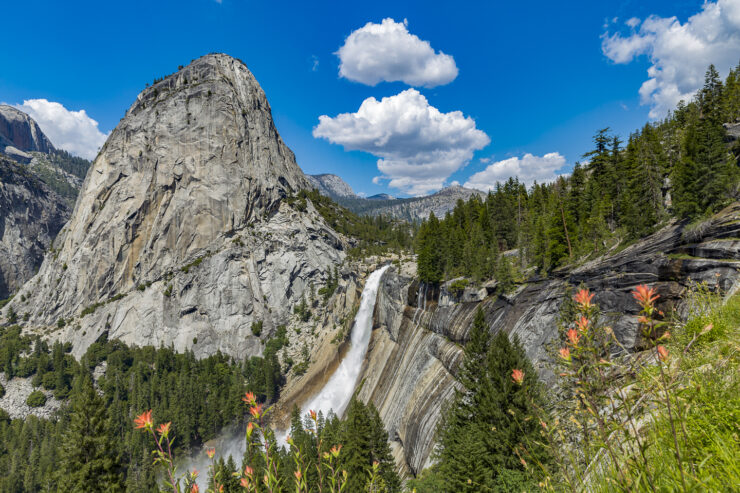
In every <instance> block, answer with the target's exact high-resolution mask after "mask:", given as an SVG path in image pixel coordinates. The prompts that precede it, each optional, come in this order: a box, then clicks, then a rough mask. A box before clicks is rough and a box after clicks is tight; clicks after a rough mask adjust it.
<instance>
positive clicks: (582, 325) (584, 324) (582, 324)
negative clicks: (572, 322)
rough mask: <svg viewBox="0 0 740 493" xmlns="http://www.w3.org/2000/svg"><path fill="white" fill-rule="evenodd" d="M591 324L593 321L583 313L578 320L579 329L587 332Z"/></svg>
mask: <svg viewBox="0 0 740 493" xmlns="http://www.w3.org/2000/svg"><path fill="white" fill-rule="evenodd" d="M590 324H591V321H590V320H589V319H587V318H586V317H584V316H583V315H581V318H579V319H578V320H576V327H578V330H580V331H581V332H586V331H587V330H588V326H589V325H590Z"/></svg>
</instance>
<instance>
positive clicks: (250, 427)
mask: <svg viewBox="0 0 740 493" xmlns="http://www.w3.org/2000/svg"><path fill="white" fill-rule="evenodd" d="M253 431H254V423H252V422H251V421H250V422H249V423H247V437H251V436H252V432H253Z"/></svg>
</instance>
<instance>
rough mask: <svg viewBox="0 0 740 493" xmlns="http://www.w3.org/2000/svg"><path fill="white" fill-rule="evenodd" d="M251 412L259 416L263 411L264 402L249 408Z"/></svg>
mask: <svg viewBox="0 0 740 493" xmlns="http://www.w3.org/2000/svg"><path fill="white" fill-rule="evenodd" d="M249 413H250V414H251V415H252V416H253V417H255V418H259V417H260V414H261V413H262V404H255V405H253V406H252V407H250V408H249Z"/></svg>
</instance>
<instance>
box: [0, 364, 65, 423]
mask: <svg viewBox="0 0 740 493" xmlns="http://www.w3.org/2000/svg"><path fill="white" fill-rule="evenodd" d="M31 380H32V379H31V378H18V377H15V378H12V379H11V380H10V381H8V380H7V379H6V378H5V374H4V373H0V385H2V386H3V387H4V388H5V395H3V396H2V397H0V409H2V410H5V411H6V412H7V413H8V415H9V416H10V418H11V419H26V418H27V417H28V416H36V417H37V418H45V419H50V418H52V417H53V416H54V414H56V412H57V411H58V410H59V409H60V408H61V407H62V401H60V400H57V399H56V398H55V397H54V395H53V393H52V392H51V391H49V390H44V389H43V388H39V387H34V386H33V384H32V383H31ZM35 390H38V391H40V392H43V393H44V395H45V396H46V402H45V403H44V405H43V406H38V407H31V406H29V405H28V404H26V400H27V399H28V396H29V395H31V392H33V391H35Z"/></svg>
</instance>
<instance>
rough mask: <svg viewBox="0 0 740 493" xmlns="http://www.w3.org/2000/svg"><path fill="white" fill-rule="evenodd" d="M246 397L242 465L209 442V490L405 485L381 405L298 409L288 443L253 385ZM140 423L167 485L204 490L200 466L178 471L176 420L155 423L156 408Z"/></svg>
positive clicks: (176, 490) (390, 490) (333, 491)
mask: <svg viewBox="0 0 740 493" xmlns="http://www.w3.org/2000/svg"><path fill="white" fill-rule="evenodd" d="M242 400H243V401H244V402H245V403H246V404H247V406H248V409H249V415H250V420H249V422H248V423H247V428H246V433H245V441H246V445H247V449H246V452H245V454H244V459H243V462H242V466H241V468H240V469H236V467H235V466H234V464H233V459H232V458H229V462H228V463H225V462H224V461H223V459H220V460H219V461H218V462H217V461H216V460H215V459H214V458H215V455H216V450H215V449H213V448H210V449H206V450H205V453H206V455H207V456H208V458H209V459H210V460H211V465H210V467H209V471H208V484H209V487H208V490H207V491H208V492H213V493H232V492H233V493H236V492H243V491H246V492H250V493H258V492H269V493H278V492H283V491H295V492H296V493H309V492H319V493H322V492H327V493H329V492H330V493H341V492H353V491H358V492H359V491H368V492H372V493H375V492H377V493H380V492H386V493H394V492H397V491H399V490H400V481H399V478H398V476H397V474H396V473H395V470H394V468H395V464H394V462H393V458H392V456H391V454H390V447H389V446H388V434H387V433H386V431H385V429H384V427H383V423H382V421H381V420H380V416H379V415H378V412H377V410H375V408H374V407H373V406H372V404H371V405H370V406H366V405H364V404H363V403H362V402H360V401H358V400H356V399H353V400H352V401H351V402H350V405H349V408H348V410H347V416H346V418H345V419H344V420H339V419H338V418H337V417H336V416H335V415H333V414H332V415H331V416H329V418H328V419H326V420H325V419H324V417H323V416H321V415H320V414H317V413H316V412H314V411H310V413H309V416H308V417H307V418H306V419H305V420H304V421H303V422H301V419H300V415H299V413H298V410H297V409H294V411H293V418H292V425H291V435H289V436H288V437H287V438H286V442H287V445H288V448H287V449H285V448H284V447H281V446H278V445H277V443H276V440H275V436H274V433H273V431H272V429H271V428H270V427H269V426H267V424H266V419H267V416H268V414H269V413H270V411H271V408H270V407H265V406H264V405H263V404H260V403H258V402H257V399H256V397H255V395H254V394H253V393H251V392H247V393H246V394H245V396H244V397H243V398H242ZM134 423H135V427H136V429H141V430H143V431H144V432H146V434H148V435H150V436H151V437H152V439H153V442H154V444H155V449H154V464H155V465H158V466H161V467H162V468H163V469H164V471H165V479H164V480H163V484H164V486H165V489H164V491H169V492H172V493H183V492H184V493H198V492H199V491H200V487H199V486H198V484H197V483H196V479H197V477H198V474H199V473H198V471H196V470H193V471H186V472H185V473H184V474H182V475H178V472H177V466H176V463H175V457H174V454H173V453H172V451H171V443H172V440H173V439H172V437H171V426H172V423H171V422H167V423H162V424H160V425H159V426H156V427H155V425H154V421H153V418H152V411H151V410H149V411H146V412H144V413H142V414H141V415H139V416H138V417H137V418H136V419H135V420H134Z"/></svg>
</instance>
